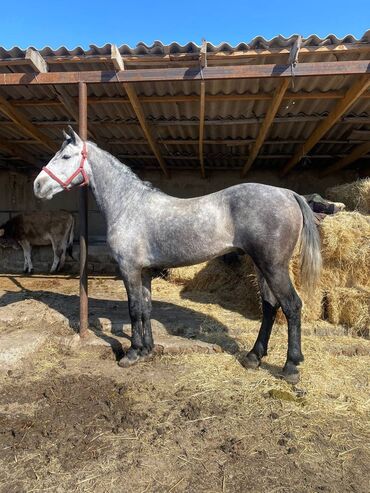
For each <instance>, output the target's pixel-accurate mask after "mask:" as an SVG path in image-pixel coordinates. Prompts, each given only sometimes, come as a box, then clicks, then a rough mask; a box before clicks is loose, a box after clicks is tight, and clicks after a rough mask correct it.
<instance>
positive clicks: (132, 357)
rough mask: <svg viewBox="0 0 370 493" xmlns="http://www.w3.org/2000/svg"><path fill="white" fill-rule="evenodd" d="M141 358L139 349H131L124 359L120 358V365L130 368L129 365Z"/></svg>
mask: <svg viewBox="0 0 370 493" xmlns="http://www.w3.org/2000/svg"><path fill="white" fill-rule="evenodd" d="M139 359H140V356H139V354H138V351H136V350H135V349H129V350H128V351H127V353H126V354H125V355H124V357H123V358H122V359H120V360H119V362H118V366H120V367H121V368H128V367H129V366H132V365H134V364H135V363H137V362H138V361H139Z"/></svg>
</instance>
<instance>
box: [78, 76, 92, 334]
mask: <svg viewBox="0 0 370 493" xmlns="http://www.w3.org/2000/svg"><path fill="white" fill-rule="evenodd" d="M78 131H79V135H80V137H81V139H82V140H84V141H86V140H87V85H86V83H85V82H79V83H78ZM87 212H88V189H87V187H82V188H81V189H80V190H79V218H80V337H86V336H87V334H88V326H89V313H88V292H87V247H88V237H87V230H88V223H87Z"/></svg>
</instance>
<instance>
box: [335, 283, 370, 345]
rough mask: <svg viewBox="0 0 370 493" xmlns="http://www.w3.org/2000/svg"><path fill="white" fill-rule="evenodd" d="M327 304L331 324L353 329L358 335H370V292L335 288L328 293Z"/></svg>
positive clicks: (360, 289) (361, 289)
mask: <svg viewBox="0 0 370 493" xmlns="http://www.w3.org/2000/svg"><path fill="white" fill-rule="evenodd" d="M326 304H327V314H328V320H329V322H331V323H333V324H336V325H338V324H341V325H344V326H346V327H348V328H351V329H352V330H353V331H354V332H355V333H356V334H358V335H362V336H368V335H369V327H370V290H368V289H366V288H338V287H334V288H332V289H329V290H328V291H327V293H326Z"/></svg>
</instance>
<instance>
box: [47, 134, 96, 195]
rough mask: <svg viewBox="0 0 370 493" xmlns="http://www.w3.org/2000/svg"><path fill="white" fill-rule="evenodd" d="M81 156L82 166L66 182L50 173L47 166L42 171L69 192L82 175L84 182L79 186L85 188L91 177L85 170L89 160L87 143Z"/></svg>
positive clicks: (84, 144)
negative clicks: (72, 184)
mask: <svg viewBox="0 0 370 493" xmlns="http://www.w3.org/2000/svg"><path fill="white" fill-rule="evenodd" d="M81 155H82V158H81V162H80V166H79V167H78V168H77V169H76V171H75V172H74V173H73V174H72V175H71V176H70V177H69V178H67V180H66V181H62V180H61V179H60V178H58V177H57V176H56V175H54V173H53V172H52V171H50V170H49V169H48V168H47V167H46V166H44V167H43V168H42V169H43V171H45V173H47V174H48V175H49V176H50V178H52V179H53V180H55V181H56V182H57V183H59V185H60V186H61V187H63V188H64V190H67V191H69V190H70V188H68V185H69V184H70V183H71V182H72V181H73V180H74V179H75V178H76V176H78V175H79V174H80V173H81V175H82V177H83V182H82V183H80V185H79V186H80V187H83V186H85V185H88V184H89V177H88V176H87V174H86V171H85V169H84V166H85V161H86V158H87V150H86V142H84V143H83V147H82V151H81Z"/></svg>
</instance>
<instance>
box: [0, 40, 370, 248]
mask: <svg viewBox="0 0 370 493" xmlns="http://www.w3.org/2000/svg"><path fill="white" fill-rule="evenodd" d="M369 53H370V32H369V31H368V32H366V33H365V34H364V35H363V36H362V37H361V38H360V39H356V38H354V37H353V36H347V37H345V38H343V39H338V38H336V37H335V36H333V35H331V36H328V37H326V38H319V37H317V36H315V35H312V36H309V37H308V38H303V39H302V38H301V37H300V36H292V37H290V38H283V37H281V36H278V37H275V38H273V39H271V40H265V39H264V38H262V37H256V38H254V39H253V40H252V41H250V42H249V43H240V44H238V45H236V46H230V45H229V44H227V43H223V44H221V45H218V46H214V45H212V44H211V43H210V42H206V41H203V42H202V44H201V45H196V44H194V43H188V44H187V45H185V46H180V45H178V44H177V43H171V44H170V45H163V44H162V43H161V42H155V43H154V44H153V45H152V46H146V45H145V44H144V43H139V44H138V45H137V46H136V47H135V48H130V47H129V46H127V45H122V46H120V47H116V46H113V45H110V44H107V45H105V46H103V47H97V46H93V45H92V46H90V49H89V50H83V49H82V48H75V49H73V50H69V49H67V48H66V47H61V48H59V49H57V50H53V49H51V48H49V47H45V48H43V49H42V50H39V51H38V50H36V49H34V48H28V49H26V50H23V49H21V48H18V47H14V48H12V49H10V50H6V49H4V48H0V73H1V77H0V136H1V144H0V170H1V171H0V173H1V174H0V186H1V190H2V193H1V197H0V221H2V222H3V221H5V220H7V219H8V218H9V217H10V216H11V215H14V214H15V213H18V212H23V211H25V210H30V209H43V208H47V209H60V208H63V209H67V210H70V211H72V212H73V213H75V214H76V218H77V210H78V201H77V193H76V192H71V193H69V194H60V195H58V196H57V197H56V198H55V199H54V200H53V201H51V202H48V203H41V202H40V201H37V200H36V199H35V197H34V196H33V191H32V180H33V178H34V176H35V175H36V174H37V172H38V170H39V169H40V167H42V166H44V165H45V164H46V163H47V162H48V161H49V159H50V158H51V157H52V156H53V154H54V153H55V151H56V150H57V149H58V148H59V146H60V144H61V142H62V130H63V129H64V128H65V127H66V126H67V125H72V126H73V127H74V128H75V129H76V130H78V121H79V113H78V81H85V82H87V128H88V138H89V139H90V140H92V141H94V142H96V143H97V144H98V145H99V146H100V147H101V148H103V149H105V150H107V151H108V152H110V153H112V154H113V155H115V156H116V157H118V158H119V159H120V160H121V161H122V162H123V163H125V164H126V165H128V166H130V167H131V168H132V169H133V170H134V171H135V172H137V173H138V175H139V176H140V177H141V178H143V179H145V180H149V181H152V182H153V184H154V185H155V186H158V187H159V188H161V189H162V190H164V191H165V192H168V193H170V194H173V195H177V196H182V197H188V196H195V195H201V194H205V193H209V192H212V191H215V190H218V189H221V188H224V187H226V186H229V185H232V184H235V183H239V182H243V181H257V182H263V183H269V184H275V185H282V186H286V187H288V188H292V189H294V190H296V191H298V192H300V193H311V192H318V193H323V192H324V190H325V189H326V188H327V187H328V186H330V185H333V184H340V183H343V182H346V181H353V180H354V179H356V178H357V177H363V176H366V175H367V174H368V172H369V159H368V157H369V156H368V153H369V152H370V143H369V136H370V91H369V86H370V77H369V70H370V69H369V62H368V59H369ZM90 81H91V82H90ZM77 222H78V221H77ZM89 235H90V241H91V242H96V241H99V240H102V239H104V235H105V231H104V222H103V219H102V217H101V215H100V213H99V211H98V210H97V207H96V204H95V203H94V200H93V199H92V197H90V200H89Z"/></svg>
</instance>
